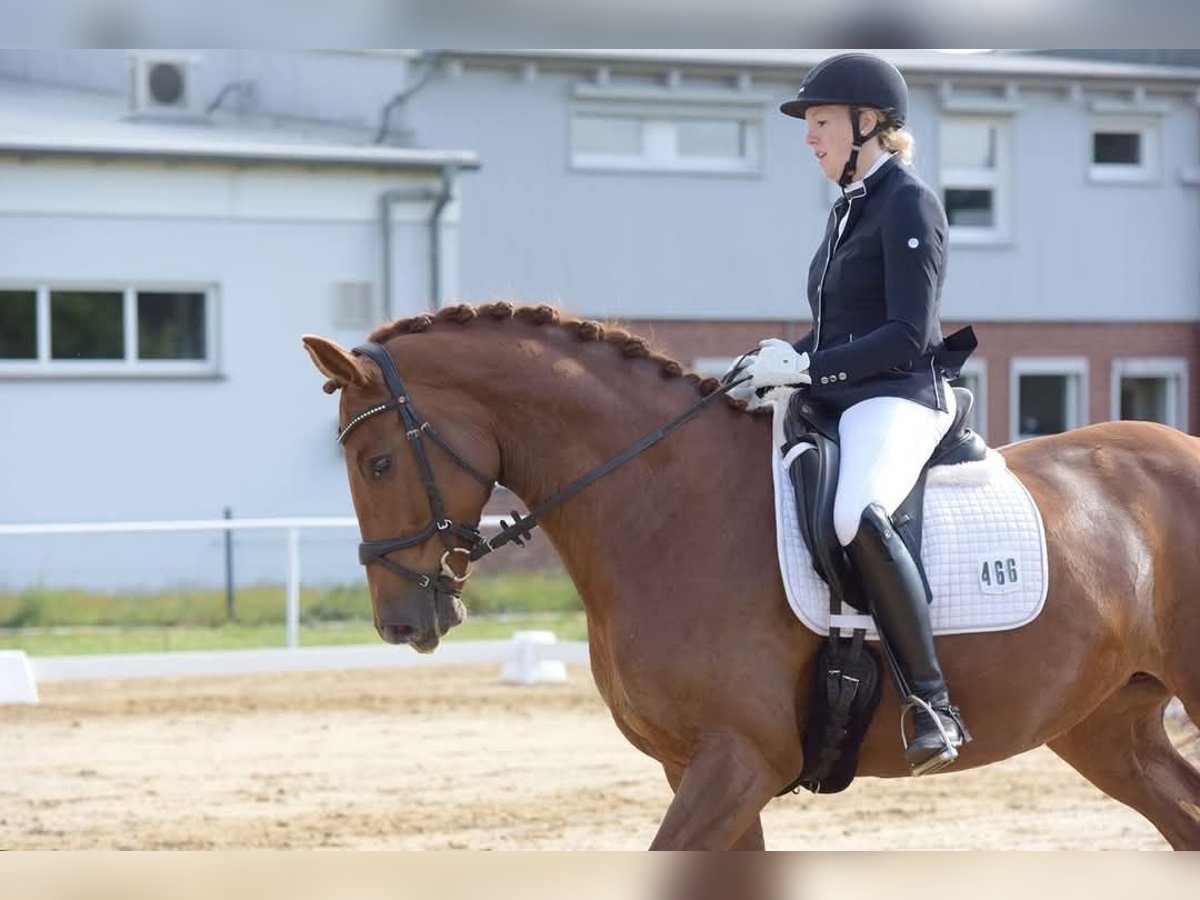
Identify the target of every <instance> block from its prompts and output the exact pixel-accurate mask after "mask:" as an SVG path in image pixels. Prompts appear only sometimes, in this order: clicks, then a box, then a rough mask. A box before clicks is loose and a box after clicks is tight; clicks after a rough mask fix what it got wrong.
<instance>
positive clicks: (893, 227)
mask: <svg viewBox="0 0 1200 900" xmlns="http://www.w3.org/2000/svg"><path fill="white" fill-rule="evenodd" d="M843 217H845V219H846V223H845V227H844V228H842V229H841V231H840V234H839V225H840V224H841V221H842V218H843ZM947 242H948V226H947V222H946V214H945V212H944V211H943V209H942V205H941V203H940V202H939V200H938V197H937V194H935V193H934V192H933V190H932V189H931V188H930V187H929V186H928V185H927V184H925V182H923V181H922V180H921V179H920V178H919V177H917V175H916V173H915V172H914V171H913V169H912V167H911V166H909V165H907V164H906V163H903V162H902V161H901V160H900V158H899V157H897V156H893V157H891V158H890V159H888V160H886V161H885V162H884V163H882V164H881V165H880V166H879V168H878V169H876V170H875V171H874V172H872V173H871V174H870V175H869V176H868V177H867V178H866V179H864V180H863V181H862V182H861V183H859V184H857V185H853V186H851V188H850V189H849V190H848V191H847V193H846V195H845V196H843V197H841V198H840V199H839V200H838V201H837V203H835V204H834V208H833V210H832V211H831V212H830V216H829V222H828V224H827V225H826V228H825V238H824V240H823V241H822V242H821V246H820V247H819V248H818V250H817V253H816V255H815V256H814V257H813V261H812V264H811V265H810V266H809V271H808V302H809V305H810V306H811V307H812V316H813V328H812V331H810V332H809V333H808V334H807V335H805V337H803V338H801V339H800V340H799V341H797V342H796V345H795V346H796V349H797V350H800V351H803V352H806V353H808V354H809V358H810V366H809V374H810V375H811V376H812V387H811V388H810V393H811V395H812V396H813V397H814V398H815V399H819V400H822V401H824V402H826V403H828V404H829V405H830V406H832V407H834V408H836V409H837V411H839V412H841V411H844V410H845V409H847V408H848V407H850V406H853V405H854V404H855V403H858V402H859V401H861V400H866V399H868V398H871V397H904V398H907V399H909V400H915V401H916V402H918V403H922V404H924V405H926V406H929V407H931V408H934V409H945V408H946V401H945V398H944V397H943V396H942V385H943V378H944V377H955V376H956V375H957V374H958V369H959V367H960V366H961V365H962V362H963V360H964V359H966V356H967V355H969V354H970V349H967V352H966V353H962V352H948V351H947V349H946V348H945V347H944V345H943V340H942V329H941V322H940V321H939V318H938V316H939V310H940V306H941V293H942V284H943V282H944V281H945V277H946V245H947ZM971 340H972V348H973V338H972V339H971Z"/></svg>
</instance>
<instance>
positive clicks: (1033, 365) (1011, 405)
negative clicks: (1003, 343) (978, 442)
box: [1008, 356, 1091, 444]
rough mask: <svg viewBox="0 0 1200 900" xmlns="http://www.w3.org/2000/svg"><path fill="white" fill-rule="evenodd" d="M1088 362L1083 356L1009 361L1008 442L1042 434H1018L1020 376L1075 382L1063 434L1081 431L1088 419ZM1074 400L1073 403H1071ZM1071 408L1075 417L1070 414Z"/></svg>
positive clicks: (1039, 357)
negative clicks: (1069, 378) (1060, 377)
mask: <svg viewBox="0 0 1200 900" xmlns="http://www.w3.org/2000/svg"><path fill="white" fill-rule="evenodd" d="M1088 372H1089V363H1088V360H1087V358H1086V357H1083V356H1017V357H1013V358H1012V360H1010V362H1009V382H1008V433H1009V438H1010V441H1011V443H1014V444H1016V443H1020V442H1021V441H1027V440H1029V439H1030V438H1034V437H1041V436H1042V435H1035V434H1024V433H1022V432H1021V377H1022V376H1024V375H1066V376H1074V377H1075V379H1076V385H1077V387H1076V392H1075V397H1074V398H1068V401H1067V404H1068V405H1067V418H1068V419H1070V420H1071V421H1068V422H1067V424H1066V428H1065V429H1064V431H1071V430H1073V429H1075V428H1082V427H1083V426H1084V425H1087V424H1088V422H1089V421H1090V420H1091V416H1090V414H1089V412H1088V410H1089V406H1088ZM1072 401H1073V402H1072ZM1072 405H1073V406H1074V416H1072V415H1071V413H1072Z"/></svg>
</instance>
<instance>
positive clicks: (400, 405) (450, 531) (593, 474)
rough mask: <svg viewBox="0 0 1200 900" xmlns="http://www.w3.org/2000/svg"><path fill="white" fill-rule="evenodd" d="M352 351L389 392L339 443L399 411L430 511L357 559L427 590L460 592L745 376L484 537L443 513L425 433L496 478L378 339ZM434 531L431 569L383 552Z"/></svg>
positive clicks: (363, 548)
mask: <svg viewBox="0 0 1200 900" xmlns="http://www.w3.org/2000/svg"><path fill="white" fill-rule="evenodd" d="M352 352H354V353H357V354H358V355H359V356H365V357H367V358H368V359H371V360H372V361H374V363H375V364H376V365H377V366H379V370H380V371H381V372H382V373H383V378H384V381H385V382H386V383H387V389H388V394H389V395H390V396H389V399H388V400H387V401H386V402H384V403H380V404H378V405H376V406H372V407H370V408H369V409H365V410H363V411H362V412H360V413H358V414H356V415H354V416H352V417H351V419H350V421H349V422H347V423H346V424H345V426H343V428H342V429H341V430H340V431H339V432H338V436H337V439H338V443H339V444H343V445H344V444H345V443H346V438H348V437H349V436H350V434H351V433H352V432H353V431H354V429H355V428H357V427H358V426H359V425H361V424H363V422H366V421H367V420H368V419H371V418H373V417H374V416H378V415H382V414H383V413H386V412H390V411H392V410H393V409H394V410H396V411H397V412H398V413H399V414H400V420H401V422H403V424H404V430H405V436H406V437H407V438H408V440H409V443H410V444H412V448H413V454H414V455H415V456H416V458H417V466H418V467H419V468H420V470H421V482H422V483H423V484H424V485H425V496H426V497H428V498H429V508H430V509H431V510H432V514H433V517H432V519H431V520H430V522H429V524H428V525H426V526H425V527H424V528H422V529H421V530H420V531H416V532H413V533H412V534H408V535H404V536H402V537H396V538H386V539H384V540H379V541H363V542H362V543H361V544H359V545H358V561H359V562H360V563H362V564H363V565H364V566H369V565H371V564H372V563H379V564H380V565H381V566H383V567H384V568H386V569H388V570H389V571H392V572H395V573H396V574H397V575H402V576H404V577H405V578H408V579H410V580H412V581H415V582H416V583H417V586H418V587H420V588H421V589H422V590H426V591H430V592H436V591H438V590H441V591H443V592H444V593H450V594H453V595H454V596H459V595H460V594H461V593H462V590H463V586H464V585H465V584H466V582H467V579H468V578H470V577H471V570H472V566H473V565H474V563H475V562H476V561H478V560H479V559H481V558H482V557H484V556H486V555H487V554H489V553H491V552H492V551H493V550H497V549H499V548H500V547H503V546H504V545H505V544H508V543H510V542H515V543H516V544H517V545H518V546H521V547H523V546H525V539H527V538H530V537H532V534H531V531H532V529H534V528H536V527H537V526H538V524H539V523H540V521H541V518H542V517H543V516H544V515H545V514H546V513H547V512H549V511H550V510H551V509H553V508H554V507H555V506H558V505H559V504H560V503H562V502H563V501H564V500H566V499H567V498H568V497H570V496H572V495H574V494H576V493H578V492H579V491H581V490H583V489H584V488H586V487H587V486H588V485H590V484H592V483H593V482H595V481H597V480H598V479H600V478H602V477H603V476H604V475H607V474H608V473H609V472H611V471H612V470H613V469H615V468H616V467H617V466H619V465H621V464H622V463H624V462H627V461H629V460H630V459H632V458H633V457H635V456H637V455H638V454H639V453H641V452H642V451H643V450H645V449H646V448H648V447H650V446H653V445H654V444H656V443H658V442H659V441H660V440H662V439H663V438H664V437H666V436H667V435H668V434H670V433H671V432H672V431H674V430H675V429H676V428H678V427H679V426H680V425H683V424H684V423H685V422H687V421H688V420H689V419H691V418H692V417H693V416H694V415H696V413H698V412H700V410H702V409H704V407H706V406H708V405H709V404H710V403H712V402H713V401H714V400H715V399H716V398H718V397H721V396H724V395H725V394H727V393H728V392H729V391H730V390H732V389H733V388H735V387H737V386H738V385H739V384H741V383H742V382H744V381H745V380H746V377H745V376H744V377H742V378H731V379H730V380H728V381H725V382H723V383H722V384H721V386H720V387H719V388H717V389H716V390H715V391H713V392H712V393H711V394H708V395H706V396H704V397H701V398H700V399H699V400H698V401H697V402H696V403H694V404H692V405H691V406H690V407H688V408H687V409H686V410H685V411H684V412H682V413H681V414H680V415H678V416H676V417H675V418H674V419H672V420H671V421H670V422H668V423H667V424H665V425H663V426H662V427H661V428H658V429H656V430H654V431H652V432H650V433H649V434H647V435H645V436H644V437H643V438H642V439H641V440H639V441H637V442H636V443H634V444H632V445H631V446H629V447H627V448H625V450H623V451H621V452H620V453H618V454H617V455H616V456H614V457H612V459H609V460H608V461H607V462H604V463H601V464H600V465H598V466H596V468H594V469H592V470H591V471H589V472H587V473H586V474H584V475H582V476H581V477H579V478H577V479H576V480H575V481H572V482H571V483H570V484H568V485H567V486H566V487H564V488H563V489H562V490H560V491H558V492H557V493H555V494H554V495H553V496H551V497H549V498H548V499H547V500H546V501H545V502H544V503H542V504H540V505H539V506H538V507H537V508H536V509H534V510H532V511H531V512H530V513H529V515H527V516H522V515H520V514H519V513H517V512H516V511H513V512H512V513H511V515H512V517H513V521H512V523H511V524H509V523H508V522H505V521H504V520H501V522H500V525H501V530H500V533H499V534H497V535H496V536H495V537H493V538H490V539H489V538H485V537H484V536H483V535H481V534H480V533H479V523H478V522H475V523H472V524H464V523H461V522H455V521H453V520H452V519H450V518H449V517H447V515H446V506H445V504H444V503H443V502H442V495H441V493H440V492H439V491H438V487H437V482H436V481H435V480H434V477H433V468H432V466H430V464H429V456H428V455H427V453H426V448H425V443H424V437H425V436H428V437H429V439H430V440H431V441H433V442H434V443H435V444H437V446H439V447H441V448H442V450H444V451H445V452H446V453H447V454H448V455H449V456H450V458H451V459H453V460H454V462H455V463H457V464H458V466H459V468H461V469H463V470H465V471H466V472H467V473H468V474H469V475H471V477H473V478H474V479H475V480H476V481H478V482H479V483H480V484H482V485H483V486H484V487H485V488H486V489H487V490H488V492H489V493H490V492H491V490H492V488H494V487H495V486H496V481H495V479H494V478H489V477H488V476H487V475H484V474H483V473H481V472H480V471H479V470H478V469H476V468H475V467H474V466H473V465H471V463H470V462H468V461H467V460H466V458H465V457H463V456H462V454H460V453H459V452H458V451H456V450H455V449H454V448H453V447H451V446H450V445H449V444H448V443H447V442H446V441H445V439H443V438H442V437H441V436H440V435H439V434H438V433H437V432H436V431H434V429H433V426H432V425H430V424H429V421H428V420H427V419H424V418H422V417H421V415H420V414H419V413H418V412H417V411H416V410H415V409H414V408H413V405H412V401H411V400H410V399H409V397H408V393H407V392H406V390H405V388H404V382H403V381H401V380H400V373H399V372H397V371H396V364H395V362H394V361H393V360H392V355H391V354H390V353H388V351H387V349H386V348H385V347H384V346H383V345H382V344H377V343H375V342H373V341H368V342H367V343H365V344H362V345H360V346H358V347H355V348H354V350H353V351H352ZM731 373H732V374H736V367H735V369H734V370H731ZM434 535H437V536H439V537H440V538H441V541H442V544H443V545H445V547H446V552H445V553H443V554H442V559H441V564H440V566H439V569H438V571H436V572H418V571H417V570H416V569H411V568H409V567H408V566H406V565H403V564H402V563H398V562H395V561H394V560H390V559H388V558H387V557H388V554H389V553H391V552H392V551H394V550H403V549H405V548H407V547H415V546H417V545H418V544H423V543H425V542H426V541H428V540H430V539H431V538H432V537H433V536H434ZM455 538H458V539H460V540H462V541H465V542H466V546H465V547H464V546H459V545H457V544H456V543H455V541H454V539H455ZM455 554H461V555H463V556H464V557H465V560H464V561H465V563H466V570H465V571H464V572H463V574H462V575H459V574H457V573H456V572H455V571H454V569H453V568H452V567H451V566H450V559H451V558H452V557H453V556H454V555H455Z"/></svg>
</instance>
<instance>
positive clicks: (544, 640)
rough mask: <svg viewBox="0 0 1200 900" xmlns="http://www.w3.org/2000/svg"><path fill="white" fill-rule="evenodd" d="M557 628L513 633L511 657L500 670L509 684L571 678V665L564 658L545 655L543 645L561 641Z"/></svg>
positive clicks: (543, 682)
mask: <svg viewBox="0 0 1200 900" xmlns="http://www.w3.org/2000/svg"><path fill="white" fill-rule="evenodd" d="M557 640H558V639H557V638H556V637H555V636H554V632H553V631H517V632H514V633H513V636H512V642H511V647H512V650H511V652H510V654H509V657H508V660H507V661H506V662H505V663H504V667H503V669H501V671H500V680H501V681H503V682H505V683H506V684H546V683H553V682H562V681H566V680H567V667H566V665H565V664H564V663H563V661H562V660H560V659H544V658H543V656H544V655H546V654H544V653H543V652H542V651H543V648H545V647H547V646H549V645H552V644H554V643H556V642H557Z"/></svg>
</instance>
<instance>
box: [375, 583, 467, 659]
mask: <svg viewBox="0 0 1200 900" xmlns="http://www.w3.org/2000/svg"><path fill="white" fill-rule="evenodd" d="M433 601H434V602H433V603H432V604H429V606H427V607H426V608H425V609H423V610H421V611H420V612H419V613H417V614H416V615H413V616H409V615H405V614H403V613H401V614H395V613H393V614H392V615H383V616H380V617H379V618H377V619H376V621H375V630H376V631H377V632H378V633H379V636H380V637H381V638H383V640H385V641H387V642H388V643H389V644H408V645H409V646H410V647H412V648H413V649H414V650H417V651H418V652H420V653H431V652H433V651H434V650H435V649H437V646H438V644H439V643H440V642H441V638H442V635H444V634H445V633H446V632H447V631H449V630H450V629H451V628H453V627H454V626H455V625H459V624H461V623H462V621H463V619H464V618H465V615H466V610H465V608H464V607H463V605H462V602H461V601H460V600H459V598H458V597H457V596H455V595H454V594H449V593H444V592H442V591H437V592H435V595H434V597H433ZM425 602H426V603H428V599H426V600H425Z"/></svg>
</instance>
